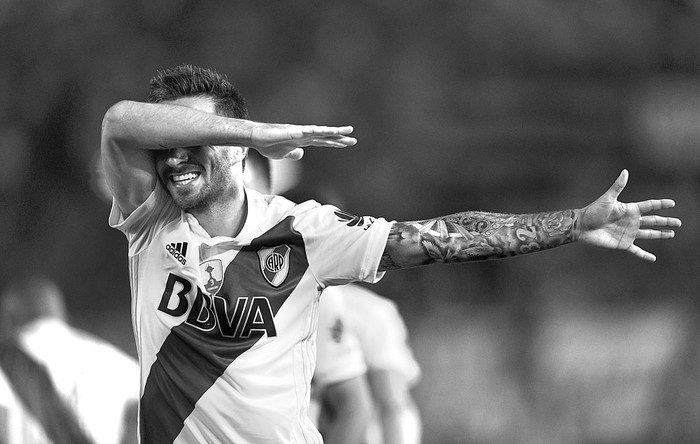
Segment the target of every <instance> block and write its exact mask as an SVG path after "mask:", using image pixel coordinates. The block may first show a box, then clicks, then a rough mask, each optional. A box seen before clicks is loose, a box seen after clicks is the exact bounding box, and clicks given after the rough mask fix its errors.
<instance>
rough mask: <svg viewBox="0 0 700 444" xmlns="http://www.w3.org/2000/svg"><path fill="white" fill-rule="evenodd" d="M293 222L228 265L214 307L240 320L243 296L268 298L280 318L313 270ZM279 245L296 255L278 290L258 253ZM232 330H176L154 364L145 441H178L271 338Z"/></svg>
mask: <svg viewBox="0 0 700 444" xmlns="http://www.w3.org/2000/svg"><path fill="white" fill-rule="evenodd" d="M292 221H293V218H292V217H288V218H286V219H284V220H283V221H282V222H280V223H279V224H277V225H276V226H275V227H273V228H272V229H270V230H269V231H267V232H266V233H265V234H263V235H262V236H260V237H259V238H257V239H255V240H253V241H252V242H251V245H250V246H246V247H243V248H242V249H241V251H240V252H239V253H238V255H237V256H236V257H235V258H234V260H233V261H232V262H231V263H230V264H229V265H228V267H226V270H225V272H224V282H223V285H222V286H221V288H219V289H218V291H217V293H216V296H215V297H214V298H211V299H207V300H212V299H213V300H214V302H213V303H214V304H217V303H218V304H223V305H224V306H225V307H227V310H226V311H228V313H226V316H227V318H228V319H230V318H232V317H235V316H236V313H237V310H239V309H240V308H241V307H242V306H243V304H242V303H241V302H240V301H241V298H244V299H246V300H248V299H249V298H250V297H251V296H265V297H266V298H267V300H268V301H269V306H270V308H271V311H272V315H273V316H274V315H275V314H277V312H278V310H279V309H280V307H281V306H282V305H283V304H284V302H285V301H286V300H287V298H288V297H289V295H290V294H291V293H292V292H293V291H294V289H295V288H296V286H297V284H298V282H299V280H300V279H301V277H302V276H303V274H304V272H305V271H306V269H307V268H308V260H307V257H306V250H305V249H304V242H303V239H302V237H301V235H300V234H299V233H298V232H296V231H295V230H294V229H293V228H292ZM278 245H288V246H290V247H291V251H290V252H289V256H288V258H287V259H288V261H289V264H288V267H289V275H288V276H286V279H285V280H284V282H282V283H280V284H279V285H278V286H277V287H275V286H273V285H271V284H270V283H269V282H268V278H269V276H268V277H265V276H263V274H262V271H261V266H260V258H259V256H258V251H259V250H260V249H261V248H263V247H266V248H270V247H272V248H274V247H276V246H278ZM194 291H199V292H200V293H201V292H202V290H201V289H196V290H194ZM201 296H202V297H201V299H205V298H204V296H203V295H201ZM192 306H193V307H192V308H191V310H190V311H191V312H194V311H195V310H197V309H198V308H197V304H196V303H193V304H192ZM199 308H201V307H199ZM192 314H193V313H190V316H188V319H191V318H192V316H191V315H192ZM195 314H196V313H195ZM238 314H239V315H240V312H238ZM195 317H196V316H195ZM228 327H229V333H230V334H222V330H223V328H214V329H211V330H210V331H203V330H202V329H200V328H197V327H195V326H193V325H191V323H189V322H183V323H181V324H180V325H178V326H176V327H173V328H172V329H171V331H170V334H169V335H168V337H167V339H166V340H165V341H164V342H163V344H162V346H161V348H160V350H159V351H158V354H157V357H156V361H155V362H154V363H153V365H152V366H151V369H150V372H149V374H148V379H147V380H146V385H145V388H144V392H143V396H142V398H141V408H140V430H141V441H142V442H143V443H149V444H152V443H153V444H159V443H172V442H173V441H174V440H175V438H176V437H177V436H178V435H179V433H180V431H181V430H182V427H183V425H184V421H185V420H186V419H187V417H188V416H189V415H190V414H191V413H192V411H193V410H194V407H195V404H196V403H197V401H198V400H199V399H200V398H201V396H202V395H203V394H204V393H205V392H206V391H207V390H208V389H209V388H210V387H211V386H212V385H213V384H214V383H215V382H216V380H217V379H218V378H219V377H220V376H221V375H222V374H223V373H224V371H225V370H226V368H227V367H228V366H229V365H230V364H231V363H232V362H233V361H234V360H235V359H236V358H238V357H239V356H240V355H241V354H243V353H244V352H245V351H247V350H249V349H250V348H251V347H252V346H253V345H254V344H255V343H256V342H257V341H258V340H260V338H261V337H263V335H264V334H265V333H264V332H263V331H262V330H260V329H252V330H250V331H247V332H246V331H242V329H241V328H240V327H236V325H233V326H230V325H229V326H228ZM272 328H274V326H273V327H272ZM224 333H226V332H224Z"/></svg>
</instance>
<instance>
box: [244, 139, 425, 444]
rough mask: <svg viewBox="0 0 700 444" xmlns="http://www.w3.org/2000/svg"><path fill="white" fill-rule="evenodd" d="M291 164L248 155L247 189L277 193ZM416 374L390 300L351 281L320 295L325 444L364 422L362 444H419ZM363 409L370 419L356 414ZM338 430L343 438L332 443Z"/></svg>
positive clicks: (318, 381)
mask: <svg viewBox="0 0 700 444" xmlns="http://www.w3.org/2000/svg"><path fill="white" fill-rule="evenodd" d="M295 167H296V168H298V163H291V162H286V161H270V160H269V159H267V158H265V157H263V156H262V155H260V154H259V153H258V152H257V151H255V150H250V151H249V154H248V159H247V160H246V170H245V173H244V174H245V180H246V184H247V185H248V186H250V187H252V188H254V189H256V190H258V191H260V192H261V193H263V194H281V193H283V192H285V191H287V188H288V187H290V186H293V184H294V182H295V181H296V178H297V177H298V173H297V170H296V169H295ZM320 191H321V194H322V195H324V197H325V198H326V199H328V200H330V201H331V202H329V203H332V204H335V205H339V204H341V198H340V196H338V195H337V194H335V193H332V192H331V191H330V190H320ZM359 360H361V361H362V364H358V361H359ZM420 373H421V370H420V366H419V365H418V363H417V361H416V360H415V358H414V356H413V352H412V350H411V348H410V345H409V342H408V331H407V329H406V325H405V323H404V321H403V318H402V317H401V314H400V313H399V310H398V308H397V306H396V303H394V302H393V301H391V300H390V299H388V298H386V297H383V296H380V295H378V294H377V293H375V292H373V291H370V290H368V289H367V288H365V287H362V286H360V285H357V284H348V285H343V286H338V287H328V288H326V289H325V290H324V292H323V294H322V296H321V302H320V304H319V327H318V336H317V356H316V373H315V374H314V380H313V382H312V401H313V402H312V405H313V406H314V408H315V409H320V411H319V412H318V413H317V414H318V417H319V419H318V426H319V430H320V431H321V433H322V434H323V435H324V439H325V440H326V441H327V442H328V443H335V442H357V441H354V436H355V432H356V431H357V430H358V429H359V427H360V424H362V423H364V422H366V421H369V422H368V423H367V427H366V431H365V432H364V438H363V441H362V442H364V443H366V444H382V443H383V444H418V443H420V442H421V435H422V422H421V417H420V413H419V410H418V406H417V405H416V403H415V400H414V398H413V395H412V393H411V389H412V388H413V387H414V386H415V384H416V383H417V382H418V380H419V378H420ZM368 397H369V399H368ZM362 406H364V408H367V409H368V410H369V412H370V413H371V416H369V417H368V416H367V415H363V414H361V413H360V412H358V411H357V410H358V409H359V408H361V407H362ZM341 430H346V431H347V432H346V433H347V435H346V436H345V438H346V439H348V441H338V439H339V438H338V437H339V436H340V435H341V433H340V431H341Z"/></svg>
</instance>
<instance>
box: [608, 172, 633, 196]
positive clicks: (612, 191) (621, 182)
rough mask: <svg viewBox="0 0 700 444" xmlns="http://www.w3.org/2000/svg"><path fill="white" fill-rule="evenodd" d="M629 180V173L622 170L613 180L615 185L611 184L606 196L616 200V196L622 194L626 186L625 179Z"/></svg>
mask: <svg viewBox="0 0 700 444" xmlns="http://www.w3.org/2000/svg"><path fill="white" fill-rule="evenodd" d="M628 178H629V173H628V172H627V170H622V172H621V173H620V175H619V176H617V179H616V180H615V183H613V184H612V186H611V187H610V188H609V189H608V191H607V192H606V194H609V195H610V196H612V197H613V198H615V199H617V196H619V195H620V193H622V190H624V189H625V186H626V185H627V179H628Z"/></svg>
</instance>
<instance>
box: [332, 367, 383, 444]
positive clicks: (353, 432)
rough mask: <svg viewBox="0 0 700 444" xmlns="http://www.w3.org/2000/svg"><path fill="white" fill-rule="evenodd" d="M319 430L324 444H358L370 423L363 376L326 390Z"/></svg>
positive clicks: (367, 398) (366, 388) (369, 395)
mask: <svg viewBox="0 0 700 444" xmlns="http://www.w3.org/2000/svg"><path fill="white" fill-rule="evenodd" d="M323 406H324V407H323V421H322V422H321V424H319V430H320V431H321V434H322V435H323V441H324V442H325V443H327V444H360V443H361V442H362V438H363V437H364V433H365V429H366V428H367V424H368V423H369V420H370V412H371V409H372V401H371V394H370V390H369V385H368V383H367V379H366V378H365V374H362V375H361V376H358V377H355V378H351V379H347V380H345V381H341V382H338V383H335V384H330V385H329V386H327V387H326V389H325V392H324V394H323Z"/></svg>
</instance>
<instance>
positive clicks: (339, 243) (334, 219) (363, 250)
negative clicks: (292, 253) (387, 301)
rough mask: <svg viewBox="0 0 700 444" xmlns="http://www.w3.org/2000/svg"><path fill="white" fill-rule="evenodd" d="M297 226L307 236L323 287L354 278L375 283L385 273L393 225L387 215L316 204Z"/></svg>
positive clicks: (312, 260)
mask: <svg viewBox="0 0 700 444" xmlns="http://www.w3.org/2000/svg"><path fill="white" fill-rule="evenodd" d="M308 204H309V202H307V203H306V204H305V205H308ZM295 228H297V229H298V230H299V232H300V233H301V234H302V236H303V237H304V243H305V245H306V246H307V256H308V258H309V266H310V267H311V270H312V272H313V273H314V275H315V277H316V279H317V281H318V282H319V283H321V285H322V286H323V287H327V286H331V285H342V284H345V283H348V282H352V281H364V282H369V283H374V282H378V281H379V280H380V279H381V278H382V277H383V276H384V273H383V272H381V273H380V272H378V271H377V269H378V268H379V263H380V261H381V257H382V254H383V253H384V248H385V246H386V241H387V238H388V236H389V229H390V228H391V222H389V221H387V220H386V219H383V218H374V217H371V216H355V215H352V214H350V213H347V212H345V211H343V210H340V209H339V208H337V207H335V206H332V205H318V204H316V207H314V208H312V209H310V210H308V211H305V213H304V217H301V218H299V220H298V222H297V223H296V224H295Z"/></svg>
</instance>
